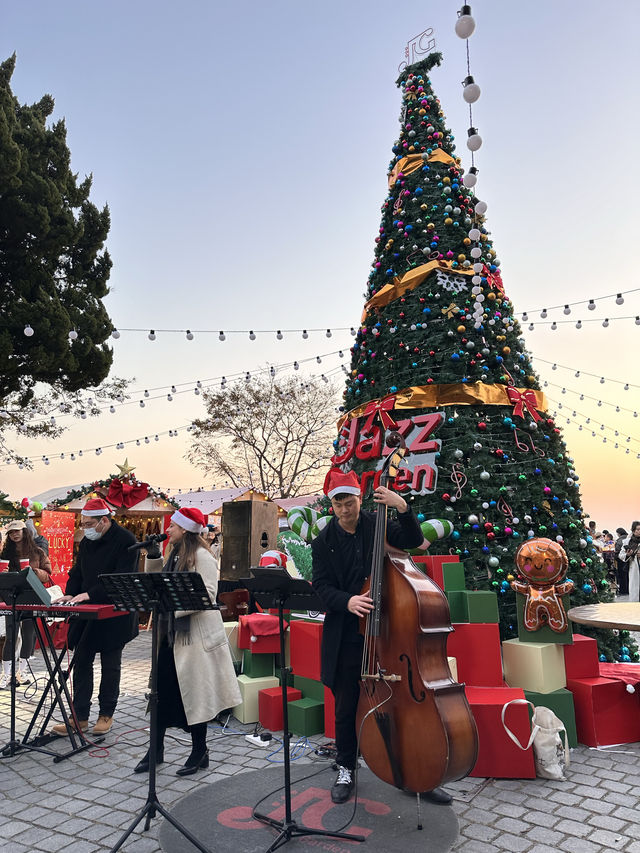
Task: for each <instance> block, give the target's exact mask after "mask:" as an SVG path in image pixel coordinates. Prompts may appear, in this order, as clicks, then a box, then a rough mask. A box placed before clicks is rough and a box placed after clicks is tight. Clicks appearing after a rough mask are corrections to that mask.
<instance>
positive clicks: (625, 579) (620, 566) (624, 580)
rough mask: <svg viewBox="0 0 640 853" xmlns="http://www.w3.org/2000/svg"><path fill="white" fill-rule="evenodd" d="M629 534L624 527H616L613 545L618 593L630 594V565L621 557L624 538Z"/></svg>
mask: <svg viewBox="0 0 640 853" xmlns="http://www.w3.org/2000/svg"><path fill="white" fill-rule="evenodd" d="M628 535H629V534H628V533H627V531H626V530H625V529H624V527H617V528H616V537H617V538H616V542H615V545H614V546H613V553H614V554H615V557H616V583H617V584H618V595H629V567H628V566H627V564H626V563H625V562H624V560H621V559H620V549H621V548H622V543H623V542H624V539H625V537H626V536H628Z"/></svg>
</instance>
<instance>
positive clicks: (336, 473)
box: [324, 468, 360, 498]
mask: <svg viewBox="0 0 640 853" xmlns="http://www.w3.org/2000/svg"><path fill="white" fill-rule="evenodd" d="M324 493H325V495H326V496H327V497H328V498H333V497H335V496H336V495H343V494H346V495H360V482H359V480H358V475H357V474H356V472H355V471H349V473H348V474H345V473H344V472H343V471H341V470H340V469H339V468H331V469H330V471H329V473H328V474H327V476H326V477H325V478H324Z"/></svg>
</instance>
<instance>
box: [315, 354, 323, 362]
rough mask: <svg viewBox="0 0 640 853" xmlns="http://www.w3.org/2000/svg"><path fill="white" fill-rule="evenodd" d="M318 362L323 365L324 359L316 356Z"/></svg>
mask: <svg viewBox="0 0 640 853" xmlns="http://www.w3.org/2000/svg"><path fill="white" fill-rule="evenodd" d="M316 361H317V362H318V364H322V359H321V358H320V356H319V355H317V356H316Z"/></svg>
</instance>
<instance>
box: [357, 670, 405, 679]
mask: <svg viewBox="0 0 640 853" xmlns="http://www.w3.org/2000/svg"><path fill="white" fill-rule="evenodd" d="M360 677H361V678H362V679H365V678H368V679H370V680H371V681H402V676H401V675H395V673H394V674H392V675H385V673H383V672H365V673H363V674H362V675H361V676H360Z"/></svg>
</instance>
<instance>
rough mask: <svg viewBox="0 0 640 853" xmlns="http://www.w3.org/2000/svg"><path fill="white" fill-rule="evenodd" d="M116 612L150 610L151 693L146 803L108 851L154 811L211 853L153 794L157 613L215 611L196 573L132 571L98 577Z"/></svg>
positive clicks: (150, 816)
mask: <svg viewBox="0 0 640 853" xmlns="http://www.w3.org/2000/svg"><path fill="white" fill-rule="evenodd" d="M99 577H100V580H101V581H102V583H103V584H104V587H105V589H106V591H107V594H108V595H109V598H110V599H111V601H112V603H113V604H114V605H115V606H116V608H117V609H118V610H130V611H134V612H135V611H138V612H140V611H142V612H148V611H151V620H152V622H151V625H152V628H151V649H152V650H151V692H150V694H149V710H150V726H149V789H148V793H147V801H146V803H145V805H144V806H143V808H142V810H141V811H140V813H139V814H138V815H137V816H136V818H135V820H134V821H133V823H132V824H131V825H130V826H129V828H128V829H127V830H126V831H125V833H124V834H123V835H122V836H121V837H120V838H119V840H118V841H117V843H116V844H115V845H114V846H113V847H112V848H111V850H110V853H115V851H116V850H119V849H120V848H121V847H122V845H123V844H124V842H125V841H126V840H127V838H128V837H129V836H130V835H131V833H132V832H133V830H134V829H135V828H136V826H137V825H138V824H139V823H140V821H141V820H142V819H143V818H146V820H145V824H144V830H145V831H146V830H148V829H149V827H150V826H151V818H153V817H155V815H156V812H160V814H161V815H162V816H163V817H164V818H165V819H166V820H168V821H169V823H170V824H172V825H173V826H174V827H175V828H176V829H177V830H178V832H180V833H181V834H182V835H184V837H185V838H186V839H188V840H189V841H190V842H191V843H192V844H193V845H194V846H195V847H197V848H198V850H200V851H201V853H211V851H210V850H209V848H208V847H204V845H202V844H200V842H199V841H198V839H197V838H195V836H193V835H192V834H191V833H190V832H189V830H188V829H187V828H186V827H185V826H183V825H182V824H181V823H180V822H179V821H177V820H176V819H175V818H174V817H173V816H172V815H171V814H170V813H169V812H168V811H167V810H166V809H165V808H164V807H163V806H162V805H161V804H160V802H159V801H158V796H157V793H156V745H157V732H158V671H157V661H158V614H159V613H171V612H173V611H175V610H217V609H218V607H216V605H214V604H212V602H211V599H210V598H209V593H208V592H207V588H206V587H205V585H204V581H203V580H202V577H201V576H200V575H199V574H197V572H167V573H166V574H165V573H164V572H153V573H149V574H145V573H144V572H135V573H133V574H119V575H99Z"/></svg>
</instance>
